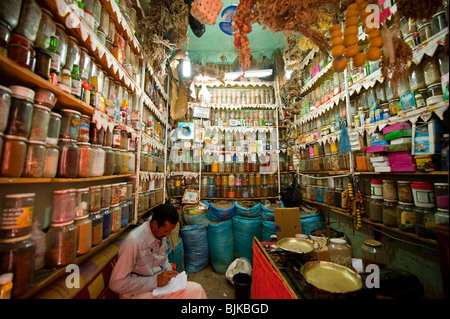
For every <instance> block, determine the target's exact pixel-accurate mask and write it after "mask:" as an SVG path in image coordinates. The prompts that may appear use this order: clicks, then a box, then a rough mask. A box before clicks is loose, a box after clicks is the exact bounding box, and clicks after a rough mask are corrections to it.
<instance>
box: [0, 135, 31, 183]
mask: <svg viewBox="0 0 450 319" xmlns="http://www.w3.org/2000/svg"><path fill="white" fill-rule="evenodd" d="M26 141H27V139H26V138H24V137H20V136H13V135H4V136H3V151H2V173H1V175H2V176H6V177H20V176H21V175H22V172H23V166H24V162H25V156H26V151H27V143H26Z"/></svg>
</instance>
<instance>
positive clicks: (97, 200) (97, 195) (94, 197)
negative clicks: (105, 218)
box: [89, 185, 102, 212]
mask: <svg viewBox="0 0 450 319" xmlns="http://www.w3.org/2000/svg"><path fill="white" fill-rule="evenodd" d="M101 196H102V189H101V186H100V185H96V186H90V187H89V210H90V211H91V212H97V211H99V210H100V209H101Z"/></svg>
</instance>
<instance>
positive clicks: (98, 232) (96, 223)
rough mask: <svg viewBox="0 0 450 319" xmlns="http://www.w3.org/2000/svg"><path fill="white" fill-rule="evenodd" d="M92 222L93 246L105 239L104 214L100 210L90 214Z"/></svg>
mask: <svg viewBox="0 0 450 319" xmlns="http://www.w3.org/2000/svg"><path fill="white" fill-rule="evenodd" d="M89 219H90V220H91V222H92V246H97V245H98V244H100V243H101V242H102V240H103V215H102V214H100V211H98V212H93V213H91V214H90V215H89Z"/></svg>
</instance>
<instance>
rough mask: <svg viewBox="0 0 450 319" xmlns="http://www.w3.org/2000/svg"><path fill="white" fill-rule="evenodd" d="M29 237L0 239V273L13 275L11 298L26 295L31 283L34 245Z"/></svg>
mask: <svg viewBox="0 0 450 319" xmlns="http://www.w3.org/2000/svg"><path fill="white" fill-rule="evenodd" d="M30 237H31V235H28V236H23V237H17V238H1V239H0V273H1V274H4V273H12V274H13V288H12V293H11V296H12V297H13V298H17V297H19V296H21V295H23V294H24V293H26V292H27V291H28V290H29V289H30V288H31V285H32V282H33V271H34V261H35V259H34V258H35V255H36V244H35V243H34V242H33V241H32V240H31V239H30Z"/></svg>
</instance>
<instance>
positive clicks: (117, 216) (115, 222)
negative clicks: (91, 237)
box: [110, 204, 128, 233]
mask: <svg viewBox="0 0 450 319" xmlns="http://www.w3.org/2000/svg"><path fill="white" fill-rule="evenodd" d="M110 211H111V233H116V232H118V231H119V230H120V227H121V226H120V225H121V218H122V208H121V207H120V204H114V205H111V208H110ZM127 219H128V216H127Z"/></svg>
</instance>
